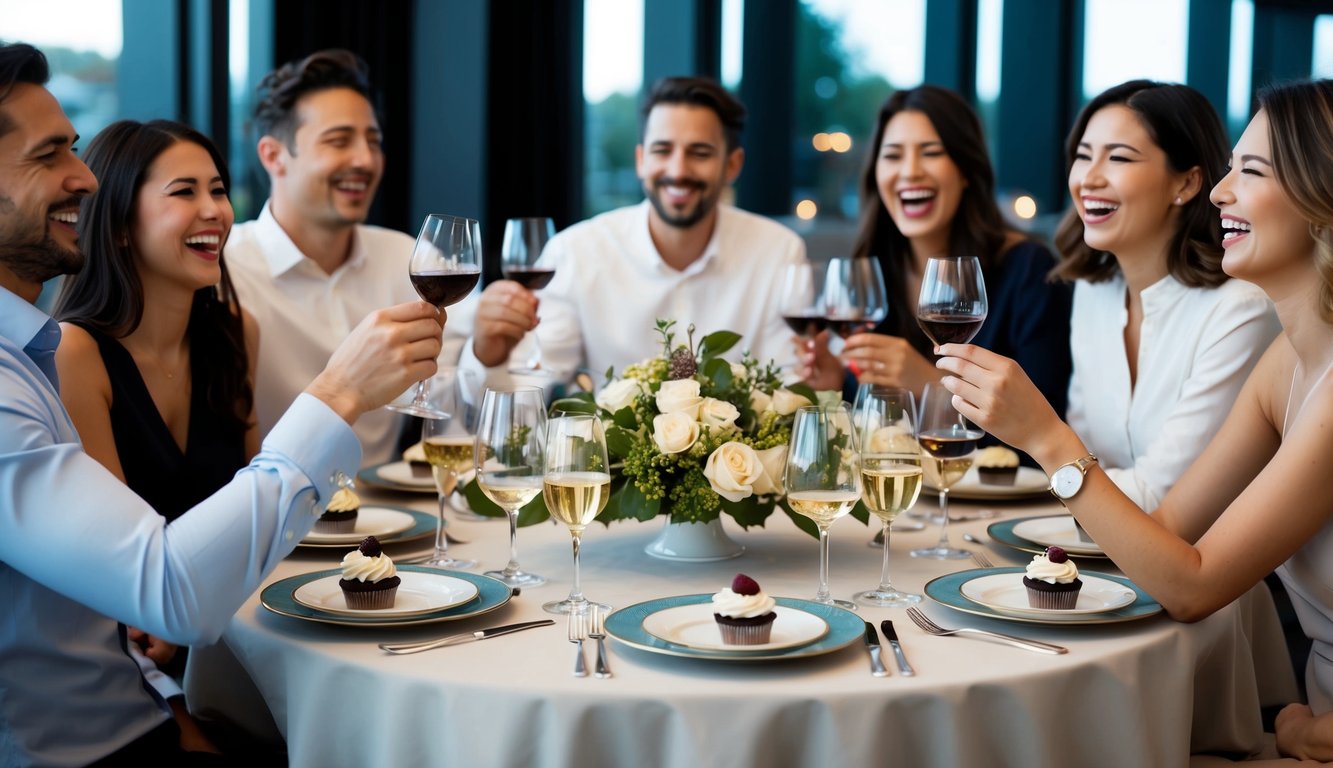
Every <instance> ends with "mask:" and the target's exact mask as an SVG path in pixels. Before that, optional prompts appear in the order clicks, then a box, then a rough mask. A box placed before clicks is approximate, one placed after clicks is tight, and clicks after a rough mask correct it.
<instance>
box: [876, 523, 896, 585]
mask: <svg viewBox="0 0 1333 768" xmlns="http://www.w3.org/2000/svg"><path fill="white" fill-rule="evenodd" d="M883 524H884V560H883V562H882V563H881V564H880V567H879V591H880V592H892V591H893V583H892V582H890V581H889V528H890V527H892V523H890V522H889V521H888V520H885V521H883Z"/></svg>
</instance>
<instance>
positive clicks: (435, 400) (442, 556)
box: [421, 367, 477, 569]
mask: <svg viewBox="0 0 1333 768" xmlns="http://www.w3.org/2000/svg"><path fill="white" fill-rule="evenodd" d="M470 376H471V374H470V372H468V371H460V370H458V369H457V368H453V367H441V368H440V369H439V370H438V371H437V372H436V374H435V375H434V376H432V377H431V379H430V382H431V384H430V387H429V398H430V400H429V402H430V403H431V404H432V405H433V406H435V407H436V408H438V409H440V410H442V411H445V412H447V413H449V414H450V415H449V416H448V417H446V418H443V419H423V420H422V422H421V449H422V452H423V453H425V454H426V462H427V463H429V464H430V465H431V475H432V477H433V478H434V479H435V491H436V494H437V503H438V505H439V515H440V518H439V523H438V525H437V527H436V529H435V552H434V553H433V554H432V555H431V557H430V559H429V560H426V561H425V562H424V563H423V565H428V566H432V567H436V568H458V569H466V568H472V567H475V566H476V564H477V561H475V560H464V559H459V558H455V557H453V556H451V555H450V554H449V537H448V535H447V534H446V533H445V529H446V528H447V527H448V525H449V523H448V519H447V518H446V516H445V512H446V511H447V510H449V509H451V508H452V507H451V505H450V504H449V498H450V497H451V496H452V495H453V493H454V490H455V489H456V488H457V486H458V478H459V476H461V475H463V474H465V473H466V472H467V471H468V470H470V469H472V453H473V449H474V444H475V443H476V436H475V435H474V434H473V432H474V431H475V429H476V408H475V407H472V406H469V404H468V398H467V395H466V393H465V392H464V390H465V389H466V388H467V386H466V383H465V382H467V381H468V380H469V377H470ZM455 511H457V510H455Z"/></svg>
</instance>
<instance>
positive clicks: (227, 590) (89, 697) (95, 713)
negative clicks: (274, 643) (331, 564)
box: [0, 43, 441, 766]
mask: <svg viewBox="0 0 1333 768" xmlns="http://www.w3.org/2000/svg"><path fill="white" fill-rule="evenodd" d="M48 74H49V73H48V69H47V64H46V59H45V57H44V56H43V55H42V53H41V52H40V51H38V50H37V49H36V48H33V47H32V46H29V45H23V44H13V45H5V44H3V43H0V499H3V502H0V616H3V617H4V621H0V764H4V765H30V764H37V765H53V766H75V765H79V766H81V765H88V764H90V763H94V762H97V761H102V760H107V761H109V762H110V763H111V764H116V765H120V764H130V763H133V764H135V765H149V764H156V763H160V762H161V760H162V758H165V759H166V761H167V763H168V764H170V765H189V764H193V763H192V758H191V757H190V756H191V755H193V754H194V753H185V752H183V751H182V750H181V748H180V746H179V739H180V735H179V732H178V731H177V730H176V725H175V722H174V721H173V720H172V719H171V717H170V715H169V714H168V713H167V711H166V710H165V709H164V707H163V706H162V704H161V703H160V702H158V701H156V700H155V699H154V698H153V695H152V694H151V693H150V692H149V689H148V687H147V686H145V684H144V680H143V677H142V676H141V674H140V671H139V667H138V665H137V664H136V662H135V661H134V660H133V659H131V657H130V655H129V652H128V646H127V642H128V640H127V637H126V635H125V631H124V627H123V625H121V624H118V623H117V622H124V623H125V624H129V625H132V626H135V627H141V628H143V629H144V630H146V631H148V632H149V633H151V634H153V635H156V636H159V637H163V638H165V639H167V640H170V641H171V642H175V643H181V644H193V643H207V642H212V641H213V640H214V639H216V638H217V637H218V636H219V635H220V634H221V633H222V630H223V628H224V627H225V626H226V624H227V622H228V621H229V620H230V619H231V617H232V614H234V613H235V611H236V609H237V608H239V607H240V605H241V604H242V603H243V602H244V601H245V599H246V598H247V597H249V596H250V594H251V593H253V592H254V590H255V589H256V588H258V586H259V585H260V583H261V582H262V580H263V579H264V577H265V576H267V575H268V574H269V573H270V572H271V571H272V569H273V566H274V565H276V564H277V562H278V561H279V560H281V559H282V558H283V557H285V556H286V555H287V554H288V553H289V552H291V550H292V549H293V548H294V547H295V546H296V544H297V542H299V541H300V540H301V538H302V537H303V536H304V535H305V534H306V533H307V532H308V531H309V530H310V528H311V526H313V525H314V522H315V520H316V518H317V517H318V515H319V513H320V512H322V510H323V506H324V504H325V502H326V500H327V499H328V498H329V496H330V495H331V494H332V492H333V489H334V485H335V483H336V481H337V480H336V478H337V476H338V475H339V474H340V473H342V472H350V471H355V469H356V467H357V466H358V463H359V459H360V451H359V449H358V447H357V443H356V439H355V437H354V436H353V434H352V431H351V429H350V426H349V425H350V424H351V423H352V422H353V421H355V420H356V418H357V416H359V415H360V414H362V413H364V412H366V411H370V410H374V409H378V408H379V407H380V406H381V405H383V404H384V403H385V402H386V401H387V400H388V399H389V398H390V397H392V396H393V395H394V394H396V393H398V392H401V391H402V390H403V389H404V388H406V387H407V386H408V385H409V384H410V383H411V382H412V381H415V380H417V379H420V378H423V377H425V376H428V375H430V374H431V373H432V372H433V371H434V370H435V367H436V364H435V358H436V356H437V355H438V354H439V350H440V332H441V328H440V322H441V317H440V315H439V313H438V312H437V311H436V310H435V308H434V307H431V306H430V305H429V304H425V303H424V302H415V303H413V304H408V305H401V306H396V307H392V308H389V309H386V310H383V311H381V312H379V313H377V314H376V315H375V316H374V317H372V318H369V319H368V320H367V321H366V322H365V323H362V324H361V326H359V327H358V328H357V329H356V330H355V331H353V333H352V335H351V336H349V337H348V338H347V340H346V341H345V343H344V344H343V345H342V346H341V347H340V348H339V349H338V350H337V351H336V352H335V353H334V355H333V358H332V359H331V360H330V361H329V367H328V369H327V370H325V371H324V372H322V373H320V374H319V376H317V377H316V378H315V380H314V381H313V382H311V383H310V385H309V386H308V387H307V388H306V390H305V393H304V394H302V395H301V396H300V397H299V398H297V400H296V402H295V403H294V404H293V405H292V408H291V410H290V411H289V412H288V414H287V415H286V416H284V417H283V420H282V422H281V423H280V424H278V426H277V427H276V428H274V430H273V432H272V433H271V434H270V435H269V437H268V439H267V440H265V442H264V446H263V449H262V450H261V451H260V452H259V454H258V455H257V456H256V457H255V459H254V461H253V462H251V464H250V465H249V466H248V467H246V468H244V469H242V470H241V471H240V472H238V473H237V475H236V477H235V479H234V480H232V481H231V482H230V483H229V484H228V485H226V486H224V487H223V488H222V489H221V490H219V491H218V492H217V493H216V494H214V495H213V496H212V497H210V498H208V499H206V500H204V501H203V502H201V503H200V504H199V505H198V506H196V507H194V508H193V509H191V510H190V511H189V512H187V513H186V514H184V515H183V516H181V517H180V518H178V519H177V520H176V521H174V522H173V523H171V525H170V526H167V525H166V521H165V519H164V518H162V516H161V515H158V514H157V513H156V512H154V511H153V510H152V509H151V508H150V507H148V505H147V503H145V502H144V501H143V499H141V498H139V497H138V496H136V495H135V494H134V493H133V492H131V491H130V490H129V489H128V488H127V487H125V485H124V484H122V483H121V482H120V481H119V480H117V479H116V477H115V476H114V475H112V474H111V473H110V472H108V471H107V470H106V469H105V468H104V467H103V466H102V465H101V464H99V463H98V462H97V461H96V460H94V459H93V458H92V457H90V456H88V455H87V454H86V453H84V452H83V449H82V447H81V445H80V442H79V436H78V434H77V433H76V432H75V430H74V425H73V423H72V422H71V421H70V418H69V414H68V413H66V411H65V408H64V406H63V405H62V404H61V402H60V393H59V383H58V380H57V376H56V371H55V350H56V346H57V344H58V343H59V341H60V326H59V325H58V324H57V323H56V322H55V321H54V320H52V319H51V318H50V317H48V316H46V315H45V314H43V313H42V312H41V311H40V310H38V309H37V308H36V307H34V306H33V305H32V303H31V302H33V301H34V300H36V298H37V295H38V293H40V291H41V287H42V283H43V282H44V281H46V280H48V279H50V278H52V277H55V276H57V275H60V274H68V273H70V272H74V271H77V270H78V269H79V268H80V267H82V265H83V256H82V255H81V254H80V252H79V249H78V243H77V239H76V230H75V227H76V225H77V223H78V211H79V201H80V199H81V198H83V197H86V196H87V195H90V194H93V192H94V191H95V190H96V189H97V180H96V179H95V178H93V175H92V173H91V172H90V171H89V170H88V167H87V166H86V165H84V164H83V162H82V161H80V160H79V158H78V156H77V155H76V154H75V153H74V144H75V141H76V140H77V138H78V137H77V136H75V134H74V127H73V126H72V125H71V124H70V121H69V118H67V117H66V116H65V113H64V111H63V110H62V109H61V108H60V104H59V103H58V102H57V101H56V99H55V97H54V96H52V95H51V93H50V92H49V91H47V90H46V88H45V87H44V84H45V83H46V81H47V78H48ZM403 360H408V361H410V362H409V364H408V365H406V366H405V365H403V363H402V361H403ZM204 764H209V765H214V764H216V763H213V762H205V763H204Z"/></svg>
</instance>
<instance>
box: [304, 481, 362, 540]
mask: <svg viewBox="0 0 1333 768" xmlns="http://www.w3.org/2000/svg"><path fill="white" fill-rule="evenodd" d="M360 512H361V499H360V498H359V497H358V496H357V495H356V492H354V491H353V490H352V489H351V488H346V487H344V488H339V489H338V490H337V491H336V492H335V493H334V494H333V498H331V499H329V505H328V506H327V507H325V508H324V514H322V515H320V516H319V519H318V520H316V521H315V533H351V532H352V531H355V530H356V517H357V515H358V514H360Z"/></svg>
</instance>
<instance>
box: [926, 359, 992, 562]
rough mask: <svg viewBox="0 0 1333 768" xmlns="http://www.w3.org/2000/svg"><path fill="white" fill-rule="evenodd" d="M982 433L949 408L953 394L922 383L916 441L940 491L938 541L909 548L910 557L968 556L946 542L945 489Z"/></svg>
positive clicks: (964, 468) (962, 472)
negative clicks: (927, 545)
mask: <svg viewBox="0 0 1333 768" xmlns="http://www.w3.org/2000/svg"><path fill="white" fill-rule="evenodd" d="M984 434H985V433H984V432H982V431H981V430H980V429H978V428H977V427H976V426H974V425H973V424H972V423H971V422H969V421H968V420H967V419H965V418H963V414H961V413H959V412H958V411H957V410H956V409H955V408H954V407H953V393H952V392H950V391H949V390H947V389H945V388H944V385H943V384H940V383H938V382H932V383H930V384H927V385H926V389H925V391H924V392H923V393H922V394H921V416H920V418H919V419H918V420H917V442H919V443H920V444H921V448H922V449H923V451H924V453H923V455H922V459H923V460H925V461H926V462H929V463H930V464H931V465H932V469H933V475H934V478H933V479H934V480H935V481H936V487H937V488H938V489H939V492H940V540H939V542H938V543H936V544H935V546H933V547H925V548H922V549H914V550H912V557H929V558H932V559H935V560H961V559H963V558H965V557H969V556H970V555H971V553H969V552H968V551H967V550H965V549H958V548H956V547H954V546H952V545H951V544H950V543H949V489H950V488H952V487H953V485H954V483H956V482H958V481H959V480H961V479H962V477H963V475H965V474H967V470H968V468H970V467H971V466H972V454H973V453H974V452H975V451H976V449H977V441H978V440H980V439H981V438H982V436H983V435H984Z"/></svg>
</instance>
